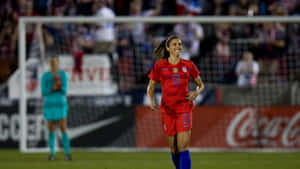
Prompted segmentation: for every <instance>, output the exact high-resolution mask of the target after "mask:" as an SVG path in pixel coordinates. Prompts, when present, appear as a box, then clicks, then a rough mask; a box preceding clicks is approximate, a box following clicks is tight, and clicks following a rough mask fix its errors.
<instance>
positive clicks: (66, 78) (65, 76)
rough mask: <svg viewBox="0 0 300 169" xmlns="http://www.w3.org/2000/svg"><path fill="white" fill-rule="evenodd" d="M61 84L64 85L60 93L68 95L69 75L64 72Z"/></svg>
mask: <svg viewBox="0 0 300 169" xmlns="http://www.w3.org/2000/svg"><path fill="white" fill-rule="evenodd" d="M61 83H62V86H61V89H60V91H61V92H62V94H67V88H68V75H67V73H66V72H63V73H62V76H61Z"/></svg>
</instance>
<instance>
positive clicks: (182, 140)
mask: <svg viewBox="0 0 300 169" xmlns="http://www.w3.org/2000/svg"><path fill="white" fill-rule="evenodd" d="M190 137H191V130H188V131H183V132H179V133H177V139H178V143H177V147H178V150H179V161H180V169H190V168H191V157H190V152H189V150H188V147H189V144H190Z"/></svg>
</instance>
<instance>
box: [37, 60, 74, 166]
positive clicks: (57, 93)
mask: <svg viewBox="0 0 300 169" xmlns="http://www.w3.org/2000/svg"><path fill="white" fill-rule="evenodd" d="M50 69H51V70H50V71H49V72H45V73H44V74H43V76H42V81H41V89H42V95H43V97H44V107H43V112H44V117H45V119H46V120H47V122H48V130H49V137H48V144H49V147H50V151H51V154H50V155H49V158H48V159H49V160H55V149H54V148H55V145H54V143H55V130H56V124H57V123H58V125H59V128H60V130H61V133H62V144H63V147H64V151H65V160H68V161H70V160H72V158H71V155H70V140H69V137H68V134H67V119H66V117H67V111H68V103H67V98H66V93H67V87H68V77H67V73H66V72H64V71H62V70H59V68H58V61H57V59H56V58H50Z"/></svg>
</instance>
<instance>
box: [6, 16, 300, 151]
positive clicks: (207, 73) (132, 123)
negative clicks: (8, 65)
mask: <svg viewBox="0 0 300 169" xmlns="http://www.w3.org/2000/svg"><path fill="white" fill-rule="evenodd" d="M299 21H300V19H299V18H294V17H256V18H255V17H229V18H228V17H149V18H139V17H136V18H131V17H116V18H110V19H109V18H95V17H21V19H20V20H19V70H18V71H17V72H15V74H14V75H13V76H12V77H11V78H10V82H9V96H10V98H12V99H14V98H19V113H20V124H21V125H20V133H21V137H20V150H21V151H22V152H30V151H33V152H36V151H48V148H47V145H48V144H47V137H48V134H47V133H48V131H47V124H46V121H45V120H44V119H43V112H42V106H43V98H42V97H41V92H40V91H41V90H40V79H41V75H42V73H43V72H45V71H49V63H48V61H49V58H51V57H57V58H58V60H59V67H60V69H62V70H64V71H66V72H67V74H68V78H69V86H68V93H67V97H68V104H69V111H68V132H69V137H70V139H71V146H72V148H85V149H89V148H102V149H111V150H118V151H121V150H124V149H126V150H127V149H134V150H137V149H139V148H142V149H143V148H146V149H148V148H150V149H153V148H159V149H161V148H166V147H167V146H166V141H165V140H163V139H162V138H164V137H163V136H162V134H160V133H162V132H161V128H160V125H161V124H160V119H159V118H160V117H159V114H157V113H152V112H148V109H147V107H143V106H141V105H147V104H148V102H149V101H148V100H147V97H146V93H145V92H146V86H147V83H148V78H147V74H148V73H149V71H150V70H151V68H152V66H153V64H154V63H155V61H154V60H153V59H152V52H153V50H154V48H155V47H156V46H157V45H158V44H159V43H160V42H161V41H162V40H163V39H165V38H166V37H167V35H168V34H169V33H170V32H172V33H174V34H176V35H178V36H179V37H180V38H181V40H182V43H183V48H184V49H183V52H182V55H181V57H182V58H184V59H188V60H192V61H193V62H194V63H195V65H196V66H197V67H198V68H199V70H200V72H201V78H202V80H203V81H204V83H205V86H206V89H205V91H204V92H203V93H202V94H201V96H199V97H198V98H197V100H196V101H195V105H210V106H211V107H210V108H211V109H209V108H208V109H201V107H197V108H196V111H199V113H197V114H198V115H199V114H201V113H200V112H201V111H204V113H203V117H199V118H200V119H201V118H206V120H207V121H203V122H202V123H203V125H200V126H199V124H197V123H198V122H196V121H195V122H194V123H195V125H194V126H195V129H193V132H197V129H199V132H200V133H201V132H202V133H203V134H202V136H201V134H200V135H199V136H196V135H197V134H193V137H192V145H191V147H193V148H196V149H197V148H200V149H206V148H212V149H218V148H221V149H232V148H240V147H242V148H261V147H267V148H299V146H300V145H299V137H298V136H297V134H296V136H289V137H287V136H286V137H287V138H286V141H285V142H287V143H286V144H288V143H290V142H291V141H290V140H291V139H294V137H298V143H294V142H293V145H292V146H290V147H288V146H287V147H285V143H282V142H281V141H278V140H284V138H283V137H284V136H283V135H284V131H280V129H278V132H279V134H278V135H276V131H275V130H276V129H274V130H271V129H269V130H270V131H269V133H267V135H263V132H264V131H266V126H267V125H269V123H272V124H274V125H275V126H276V125H277V123H276V122H272V120H270V119H276V118H277V116H276V115H273V114H274V110H275V109H276V108H274V106H275V107H276V106H286V107H288V110H287V109H284V108H285V107H281V109H282V111H283V110H287V113H286V117H281V115H280V116H278V118H279V117H280V118H282V119H284V118H288V119H290V120H291V121H292V119H293V117H294V115H295V112H297V111H298V109H297V106H296V105H299V104H300V98H299V96H300V90H299V85H297V77H298V76H299V72H300V60H299V58H300V56H299V54H300V51H299V49H300V48H299V42H300V34H299V33H300V32H299ZM247 52H248V53H251V54H252V56H253V59H254V60H255V61H256V63H257V65H258V70H253V71H254V72H255V74H256V76H253V78H252V77H251V78H249V79H250V80H249V83H248V82H247V83H243V82H241V83H239V81H240V79H239V76H238V73H237V72H238V70H237V67H238V63H239V61H241V60H243V58H244V57H245V55H246V54H245V53H247ZM241 69H247V68H241ZM298 80H299V79H298ZM190 88H191V89H194V88H195V86H194V85H191V86H190ZM160 98H161V91H160V89H159V87H158V88H157V91H156V94H155V99H156V100H157V103H158V104H159V100H160ZM215 105H224V106H225V107H223V108H224V109H220V110H219V109H217V107H215ZM226 106H231V109H228V107H227V108H226ZM295 106H296V107H295ZM270 107H271V108H270ZM243 108H249V109H251V111H248V112H250V113H248V114H249V115H247V114H245V116H244V117H245V119H246V118H248V122H247V120H245V119H244V121H246V122H245V123H247V124H245V125H244V127H249V128H250V129H249V130H250V131H248V128H247V130H246V129H245V128H244V130H245V131H244V132H243V131H242V129H241V128H242V127H241V126H240V128H239V129H235V128H234V127H238V126H239V125H241V124H240V123H242V122H243V120H241V121H240V122H239V123H238V122H236V125H234V117H242V113H241V114H240V116H238V115H237V114H238V113H237V112H243V111H244V109H243ZM270 109H272V111H270ZM281 109H280V110H281ZM221 110H222V111H223V110H224V112H225V113H227V115H229V116H228V117H231V116H232V119H229V118H227V117H225V115H224V114H225V113H224V114H222V115H218V117H217V116H216V118H214V117H211V116H209V113H210V112H218V111H221ZM246 110H248V109H246ZM246 110H245V111H246ZM282 111H281V112H282ZM205 112H208V115H205ZM251 112H252V113H251ZM260 112H261V113H260ZM275 114H276V113H275ZM198 115H196V116H198ZM223 115H224V117H223ZM235 115H237V116H235ZM295 116H296V115H295ZM221 117H223V118H224V119H222V118H221ZM268 118H269V120H270V121H268ZM249 119H250V120H249ZM261 119H263V120H261ZM202 120H205V119H202ZM209 121H211V124H210V123H209ZM221 121H222V122H221ZM260 123H261V124H260ZM212 124H214V125H212ZM272 124H270V125H271V126H269V128H272ZM295 124H297V125H299V124H298V122H296V123H295ZM247 125H248V126H247ZM278 125H279V126H284V127H288V125H289V124H288V123H287V122H282V123H280V122H279V124H278ZM224 126H225V127H224ZM230 126H231V127H230ZM293 127H295V126H292V127H291V128H293ZM201 128H202V130H206V131H211V132H210V135H208V134H207V133H206V132H204V131H202V130H201ZM217 129H220V130H217ZM221 129H223V130H224V133H225V134H224V133H223V132H222V131H221ZM237 130H240V133H238V132H237ZM58 131H59V130H58ZM271 131H273V133H272V132H271ZM274 132H275V133H274ZM280 132H281V133H280ZM295 132H297V131H296V130H295ZM230 133H231V134H230ZM241 133H242V134H241ZM247 133H248V134H247ZM270 133H271V134H270ZM243 134H246V135H243ZM272 134H273V135H272ZM298 134H299V132H298ZM237 135H240V136H237ZM57 136H58V137H57V138H58V139H57V144H56V145H57V148H58V149H59V147H60V134H57ZM204 137H206V138H204ZM244 137H247V140H246V141H245V140H243V139H245V138H244ZM290 137H291V138H290ZM222 139H223V140H222ZM272 143H274V144H276V145H277V146H276V145H273V146H272ZM244 144H247V145H246V146H244V147H243V145H244Z"/></svg>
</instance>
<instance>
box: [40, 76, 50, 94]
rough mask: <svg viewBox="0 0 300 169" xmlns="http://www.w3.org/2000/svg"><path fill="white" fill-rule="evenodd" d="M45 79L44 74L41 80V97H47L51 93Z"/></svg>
mask: <svg viewBox="0 0 300 169" xmlns="http://www.w3.org/2000/svg"><path fill="white" fill-rule="evenodd" d="M46 78H47V77H46V74H43V76H42V79H41V92H42V96H47V95H49V94H50V93H51V88H50V87H49V84H47V80H46Z"/></svg>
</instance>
